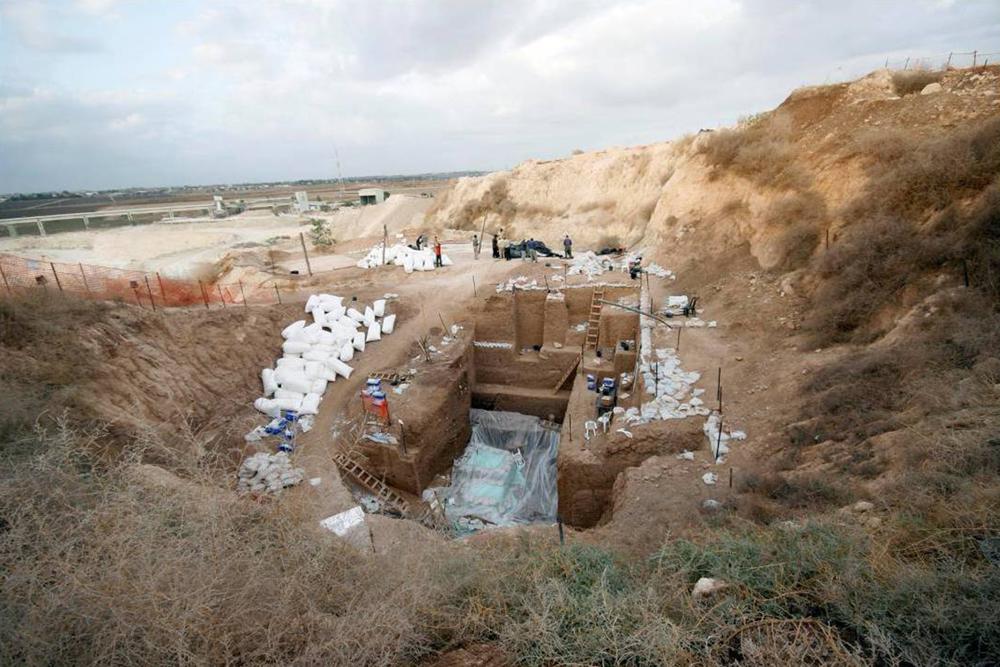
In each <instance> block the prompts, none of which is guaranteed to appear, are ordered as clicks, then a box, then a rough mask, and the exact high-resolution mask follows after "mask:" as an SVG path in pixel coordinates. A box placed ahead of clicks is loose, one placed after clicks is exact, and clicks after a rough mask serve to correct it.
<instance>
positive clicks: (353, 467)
mask: <svg viewBox="0 0 1000 667" xmlns="http://www.w3.org/2000/svg"><path fill="white" fill-rule="evenodd" d="M333 461H334V463H336V464H337V466H338V467H339V468H340V469H341V470H343V471H344V472H345V473H347V474H348V475H350V476H351V477H352V478H353V479H354V480H355V481H356V482H357V483H358V484H360V485H361V486H363V487H364V488H366V489H368V490H369V491H370V492H371V493H372V495H374V496H375V497H376V498H378V499H379V500H381V501H383V502H385V503H386V504H387V505H389V506H390V507H392V508H393V509H395V510H396V511H397V512H399V513H400V514H402V515H403V516H408V515H409V513H410V504H409V503H408V502H406V500H405V499H404V498H403V497H402V496H400V495H399V494H398V493H396V492H395V491H393V490H392V489H390V488H389V486H388V485H386V484H385V483H384V482H383V481H382V480H380V479H379V478H377V477H376V476H375V475H373V474H371V473H370V472H368V471H367V470H365V468H364V466H362V465H361V464H360V463H358V462H357V461H356V460H355V459H354V458H353V457H351V456H350V455H348V454H344V453H343V452H339V451H334V453H333Z"/></svg>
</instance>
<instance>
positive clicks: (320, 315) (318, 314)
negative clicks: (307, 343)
mask: <svg viewBox="0 0 1000 667" xmlns="http://www.w3.org/2000/svg"><path fill="white" fill-rule="evenodd" d="M312 316H313V322H315V323H316V324H318V325H320V326H324V325H325V324H326V311H324V310H323V309H322V308H320V307H319V306H316V307H315V308H313V309H312Z"/></svg>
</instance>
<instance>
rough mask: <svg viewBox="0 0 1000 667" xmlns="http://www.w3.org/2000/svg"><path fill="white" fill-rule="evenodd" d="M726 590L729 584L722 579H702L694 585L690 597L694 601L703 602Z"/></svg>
mask: <svg viewBox="0 0 1000 667" xmlns="http://www.w3.org/2000/svg"><path fill="white" fill-rule="evenodd" d="M727 588H729V584H728V583H726V582H725V581H723V580H722V579H712V578H711V577H702V578H701V579H699V580H698V581H697V583H695V585H694V588H693V589H692V590H691V597H692V598H694V599H695V600H704V599H705V598H709V597H712V596H714V595H715V594H716V593H719V592H721V591H724V590H725V589H727Z"/></svg>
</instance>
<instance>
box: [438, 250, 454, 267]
mask: <svg viewBox="0 0 1000 667" xmlns="http://www.w3.org/2000/svg"><path fill="white" fill-rule="evenodd" d="M454 263H455V262H453V261H451V258H450V257H448V255H446V254H444V253H441V266H451V265H452V264H454Z"/></svg>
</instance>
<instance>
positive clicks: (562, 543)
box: [556, 516, 566, 546]
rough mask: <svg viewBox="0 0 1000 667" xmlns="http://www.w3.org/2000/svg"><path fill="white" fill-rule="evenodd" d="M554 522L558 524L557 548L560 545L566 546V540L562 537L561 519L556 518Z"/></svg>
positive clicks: (559, 517)
mask: <svg viewBox="0 0 1000 667" xmlns="http://www.w3.org/2000/svg"><path fill="white" fill-rule="evenodd" d="M556 522H557V523H558V524H559V546H562V545H564V544H566V538H565V536H564V535H563V523H562V517H561V516H556Z"/></svg>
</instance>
